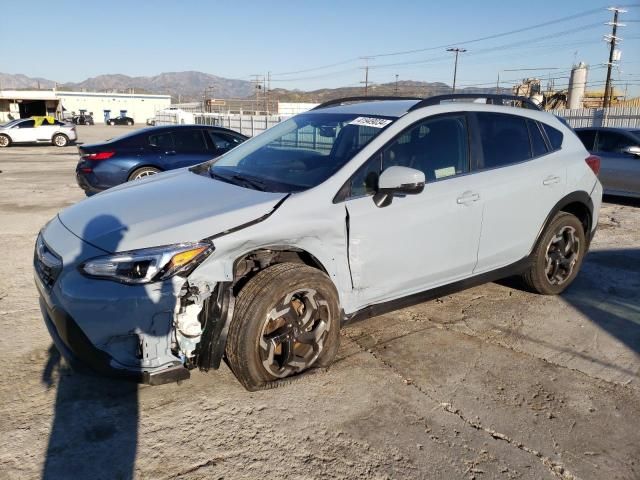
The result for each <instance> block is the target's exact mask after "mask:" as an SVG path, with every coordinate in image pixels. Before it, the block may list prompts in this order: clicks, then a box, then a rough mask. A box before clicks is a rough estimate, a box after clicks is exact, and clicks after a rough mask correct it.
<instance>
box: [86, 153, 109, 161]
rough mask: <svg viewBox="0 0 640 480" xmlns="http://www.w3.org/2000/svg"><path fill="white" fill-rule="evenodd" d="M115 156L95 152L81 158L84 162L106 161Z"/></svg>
mask: <svg viewBox="0 0 640 480" xmlns="http://www.w3.org/2000/svg"><path fill="white" fill-rule="evenodd" d="M115 154H116V152H96V153H85V154H84V155H83V156H82V158H84V159H85V160H106V159H107V158H111V157H113V156H114V155H115Z"/></svg>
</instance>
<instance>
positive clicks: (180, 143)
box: [173, 128, 207, 153]
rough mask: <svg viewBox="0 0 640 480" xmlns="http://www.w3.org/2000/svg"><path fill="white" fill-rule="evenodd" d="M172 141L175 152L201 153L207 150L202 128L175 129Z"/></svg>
mask: <svg viewBox="0 0 640 480" xmlns="http://www.w3.org/2000/svg"><path fill="white" fill-rule="evenodd" d="M173 142H174V144H175V148H176V151H177V152H184V153H201V152H206V151H207V144H206V142H205V140H204V136H203V135H202V130H194V129H191V128H190V129H187V130H176V131H174V132H173Z"/></svg>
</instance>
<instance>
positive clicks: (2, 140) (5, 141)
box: [0, 135, 11, 148]
mask: <svg viewBox="0 0 640 480" xmlns="http://www.w3.org/2000/svg"><path fill="white" fill-rule="evenodd" d="M9 145H11V139H10V138H9V137H8V136H6V135H0V148H4V147H8V146H9Z"/></svg>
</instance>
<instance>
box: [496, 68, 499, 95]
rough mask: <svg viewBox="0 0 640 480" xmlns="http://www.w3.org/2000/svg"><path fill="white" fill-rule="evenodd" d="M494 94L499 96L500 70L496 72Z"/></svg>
mask: <svg viewBox="0 0 640 480" xmlns="http://www.w3.org/2000/svg"><path fill="white" fill-rule="evenodd" d="M496 94H500V70H498V80H497V81H496Z"/></svg>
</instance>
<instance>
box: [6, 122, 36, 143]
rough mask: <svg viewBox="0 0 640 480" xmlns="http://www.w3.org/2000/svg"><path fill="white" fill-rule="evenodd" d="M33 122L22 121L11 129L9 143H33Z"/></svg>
mask: <svg viewBox="0 0 640 480" xmlns="http://www.w3.org/2000/svg"><path fill="white" fill-rule="evenodd" d="M35 123H36V122H35V120H24V121H22V122H20V123H17V124H15V125H14V126H13V127H12V128H11V141H12V142H14V143H25V142H35V141H36V135H35Z"/></svg>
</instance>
